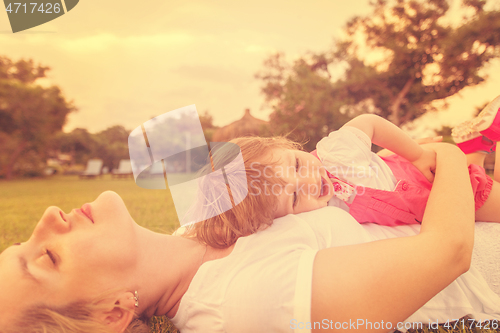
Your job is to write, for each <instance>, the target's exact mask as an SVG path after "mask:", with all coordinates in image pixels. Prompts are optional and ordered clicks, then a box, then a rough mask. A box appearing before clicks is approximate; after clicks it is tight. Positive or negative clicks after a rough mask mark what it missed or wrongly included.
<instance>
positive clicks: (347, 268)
mask: <svg viewBox="0 0 500 333" xmlns="http://www.w3.org/2000/svg"><path fill="white" fill-rule="evenodd" d="M428 149H432V150H435V151H436V152H437V170H436V178H435V181H434V185H433V187H432V191H431V195H430V197H429V200H428V204H427V208H426V211H425V215H424V218H423V221H422V228H421V232H420V234H419V235H417V236H412V237H404V238H395V239H389V240H383V241H377V242H372V243H367V244H361V245H353V246H347V247H337V248H329V249H324V250H320V251H319V252H318V254H317V255H316V258H315V261H314V268H313V285H312V307H311V319H312V321H313V322H322V320H327V321H329V320H332V321H333V323H335V322H340V323H344V322H347V323H349V321H350V322H351V323H352V322H355V323H358V320H360V321H361V320H363V321H364V322H365V323H366V322H367V321H369V322H371V323H379V325H380V323H382V321H384V323H387V322H391V323H392V325H393V329H394V328H395V325H396V323H397V322H400V321H403V320H405V319H406V318H408V317H409V316H410V315H411V314H412V313H413V312H415V311H416V310H418V309H419V308H420V307H421V306H422V305H424V304H425V303H426V302H427V301H428V300H429V299H430V298H432V297H433V296H434V295H436V294H437V293H438V292H439V291H441V290H442V289H443V288H445V287H446V286H447V285H448V284H450V283H451V282H452V281H453V280H454V279H456V278H457V277H458V276H460V275H461V274H463V273H464V272H465V271H467V270H468V268H469V265H470V257H471V254H472V246H473V233H474V205H473V197H472V190H471V185H470V181H469V177H468V172H467V163H466V159H465V156H464V155H463V153H462V152H461V151H460V150H459V149H458V148H456V147H455V146H452V145H449V144H433V145H429V146H428ZM352 328H353V327H352V326H349V327H347V329H352ZM384 328H387V326H384ZM356 329H358V330H359V329H360V330H362V331H371V330H370V329H369V327H368V329H366V327H365V326H363V327H356ZM373 330H375V329H373ZM313 331H314V330H313ZM324 331H325V330H318V331H317V332H324ZM384 331H387V329H386V330H384Z"/></svg>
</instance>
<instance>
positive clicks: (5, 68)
mask: <svg viewBox="0 0 500 333" xmlns="http://www.w3.org/2000/svg"><path fill="white" fill-rule="evenodd" d="M47 70H49V68H48V67H43V66H40V65H35V64H34V63H33V61H32V60H19V61H17V62H13V61H11V60H10V59H8V58H5V57H0V177H5V178H7V179H9V178H12V177H13V176H14V171H15V170H18V171H22V169H23V167H26V168H32V167H33V165H34V164H37V163H41V162H42V161H43V157H44V156H45V155H46V150H47V145H48V143H49V141H50V139H51V138H52V137H53V135H54V134H56V133H57V132H58V131H61V129H62V127H63V125H64V123H65V121H66V116H67V115H68V114H69V113H70V112H72V111H74V110H75V108H74V106H73V105H72V104H71V103H70V102H68V101H66V99H65V98H64V97H63V95H62V92H61V90H60V89H59V88H58V87H57V86H51V87H42V86H40V85H39V84H37V80H39V79H41V78H44V77H45V72H46V71H47ZM23 157H26V159H25V160H24V161H23Z"/></svg>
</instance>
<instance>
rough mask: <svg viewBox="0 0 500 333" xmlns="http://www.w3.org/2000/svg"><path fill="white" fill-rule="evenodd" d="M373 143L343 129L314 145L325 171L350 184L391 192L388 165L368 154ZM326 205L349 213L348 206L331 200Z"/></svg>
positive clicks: (392, 183) (359, 132) (356, 131)
mask: <svg viewBox="0 0 500 333" xmlns="http://www.w3.org/2000/svg"><path fill="white" fill-rule="evenodd" d="M371 147H372V143H371V140H370V138H369V137H368V135H366V133H365V132H363V131H362V130H360V129H358V128H356V127H351V126H344V127H342V128H341V129H339V130H338V131H334V132H331V133H330V134H329V135H328V136H327V137H326V138H323V139H321V141H320V142H318V144H317V145H316V153H317V154H318V157H319V159H320V161H321V163H322V164H323V166H324V167H325V168H326V170H327V171H328V172H329V173H331V174H332V175H334V176H335V177H337V178H339V179H341V180H345V181H347V182H348V183H350V184H353V185H358V186H364V187H369V188H374V189H378V190H385V191H393V190H394V188H395V187H396V178H395V177H394V174H393V173H392V171H391V169H390V168H389V166H387V164H386V163H385V162H384V161H383V160H382V159H381V158H380V156H378V155H377V154H375V153H373V152H372V151H371ZM328 205H329V206H335V207H340V208H342V209H344V210H346V211H349V208H348V207H347V205H346V204H345V203H344V202H343V201H342V200H340V199H338V198H337V197H335V196H334V197H333V198H332V199H331V200H330V201H329V202H328Z"/></svg>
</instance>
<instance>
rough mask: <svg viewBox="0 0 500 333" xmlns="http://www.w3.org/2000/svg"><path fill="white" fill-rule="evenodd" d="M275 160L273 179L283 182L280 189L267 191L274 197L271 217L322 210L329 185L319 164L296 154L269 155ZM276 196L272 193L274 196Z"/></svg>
mask: <svg viewBox="0 0 500 333" xmlns="http://www.w3.org/2000/svg"><path fill="white" fill-rule="evenodd" d="M276 157H278V158H279V162H278V164H277V165H276V166H275V167H274V168H273V172H274V176H276V177H279V178H281V179H282V180H284V181H285V185H284V186H279V189H278V188H277V187H273V188H271V191H272V192H273V193H272V194H274V195H277V196H278V209H277V210H276V212H275V214H274V217H275V218H278V217H282V216H285V215H288V214H299V213H303V212H308V211H312V210H315V209H318V208H322V207H326V206H327V205H328V200H330V199H331V198H332V196H333V185H332V182H331V181H330V179H329V178H328V176H327V173H326V170H325V168H324V167H323V165H322V164H321V162H320V161H319V160H318V159H317V158H316V157H315V156H314V155H312V154H310V153H306V152H304V151H300V150H291V149H286V150H280V151H275V152H273V158H276ZM275 192H276V193H275Z"/></svg>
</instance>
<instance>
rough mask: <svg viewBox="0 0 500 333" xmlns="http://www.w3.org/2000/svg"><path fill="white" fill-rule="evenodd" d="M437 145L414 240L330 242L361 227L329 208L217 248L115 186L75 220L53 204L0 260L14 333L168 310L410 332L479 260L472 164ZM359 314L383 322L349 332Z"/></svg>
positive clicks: (205, 319)
mask: <svg viewBox="0 0 500 333" xmlns="http://www.w3.org/2000/svg"><path fill="white" fill-rule="evenodd" d="M428 147H429V149H433V150H435V151H436V154H437V161H436V162H437V169H436V176H435V182H434V186H433V189H432V192H431V196H430V197H429V202H428V205H427V209H426V213H425V216H424V219H423V222H422V227H421V231H420V233H419V234H418V235H415V236H410V237H404V238H394V239H387V240H382V241H375V242H370V243H363V244H359V245H348V246H340V247H333V248H326V247H328V246H331V245H332V243H335V244H336V245H342V244H341V243H342V242H344V243H345V241H344V240H343V237H342V236H341V235H342V234H345V235H349V234H352V232H357V230H358V229H357V228H360V227H359V225H357V224H349V223H347V224H341V225H339V226H338V228H337V229H336V230H335V231H332V230H330V229H329V227H328V223H326V221H319V219H320V215H318V214H319V213H318V212H319V211H315V212H310V213H306V214H312V215H306V214H304V215H302V217H301V216H292V215H289V216H286V217H284V218H282V219H278V220H276V221H275V222H274V224H273V225H272V226H271V227H269V228H267V229H265V230H262V231H260V232H257V233H256V234H254V235H251V236H248V237H242V238H240V239H238V241H237V242H236V244H233V245H232V246H230V247H228V248H225V249H216V248H212V247H210V246H205V245H203V244H201V243H199V242H198V241H196V240H194V239H188V238H183V237H176V236H168V235H160V234H156V233H153V232H151V231H149V230H146V229H144V228H142V227H139V226H138V225H137V224H135V223H134V222H133V220H132V219H131V217H130V215H129V214H128V212H127V210H126V208H125V206H124V204H123V202H122V201H121V199H120V198H119V197H118V196H117V195H116V194H114V193H112V192H105V193H103V194H102V195H101V196H99V197H98V198H97V200H95V201H94V202H93V203H91V204H86V205H84V206H82V208H80V209H76V210H73V211H72V212H71V213H69V214H65V213H63V212H61V211H60V210H59V209H58V208H55V207H50V208H48V209H47V210H46V212H45V213H44V215H43V216H42V218H41V220H40V222H39V223H38V225H37V227H36V228H35V230H34V232H33V234H32V236H31V237H30V239H29V240H28V241H27V242H25V243H22V244H20V245H16V246H12V247H10V248H8V249H7V250H5V251H4V252H3V253H2V254H1V255H0V285H1V286H2V287H3V288H2V289H3V290H2V296H0V297H1V299H2V301H1V302H0V313H1V314H2V315H1V316H0V331H1V332H22V331H23V329H24V330H26V331H29V332H32V331H36V330H35V329H34V327H36V328H37V329H38V331H43V330H41V329H39V327H40V325H42V324H43V322H47V323H48V322H50V321H54V322H55V323H56V324H55V325H54V326H53V327H54V328H52V327H50V328H48V329H47V331H48V332H52V331H53V332H62V331H63V330H62V329H60V327H61V326H66V327H72V329H67V330H65V332H106V331H107V332H124V331H126V330H127V327H128V326H129V324H130V323H131V322H133V321H134V318H135V317H150V316H152V315H164V314H165V315H167V316H169V317H171V318H173V321H174V323H175V324H176V325H178V326H179V327H180V328H181V331H183V332H211V331H213V332H220V331H226V332H247V331H248V332H256V331H257V332H259V331H266V332H271V331H283V332H284V331H293V330H295V329H299V328H300V329H302V328H304V330H303V331H309V330H310V329H308V327H310V326H311V327H310V328H312V332H319V331H325V330H326V329H325V328H328V329H330V328H331V329H334V328H335V326H336V324H337V323H340V326H339V327H337V328H343V329H362V330H364V331H371V330H376V329H377V328H378V329H383V330H386V331H388V330H391V329H394V328H397V327H396V325H397V323H398V322H401V321H404V320H405V319H407V318H408V317H409V316H410V315H412V314H413V313H414V312H415V311H417V310H418V309H419V308H420V307H422V306H423V305H424V304H425V303H426V302H427V301H429V300H430V299H431V298H432V297H433V296H434V295H436V294H437V293H439V292H440V291H441V290H442V289H443V288H445V287H446V286H448V285H449V284H450V283H451V282H453V281H454V280H455V279H457V278H458V277H459V276H460V275H461V274H463V273H465V272H466V271H467V270H468V269H469V266H470V261H471V253H472V248H473V239H474V238H473V237H474V209H473V198H472V192H471V187H470V183H469V180H468V173H467V163H466V160H465V156H464V155H463V154H462V153H461V152H460V151H459V150H458V148H456V147H454V146H451V145H446V144H434V145H431V146H428ZM451 166H454V168H452V167H451ZM440 170H447V172H446V173H444V172H441V171H440ZM449 170H452V171H449ZM325 209H330V208H325ZM331 209H334V208H331ZM330 213H331V212H329V214H326V215H331V214H330ZM340 214H346V213H340ZM306 216H307V218H309V219H310V220H313V219H316V221H314V222H312V223H307V222H305V221H304V218H306ZM353 226H355V227H353ZM337 231H338V234H336V233H337ZM363 237H364V236H363ZM363 237H361V238H363ZM366 240H368V239H359V240H358V241H359V242H361V241H366ZM350 243H354V242H350ZM388 254H390V255H388ZM200 266H201V268H200ZM136 291H137V293H136ZM494 301H495V300H493V301H492V303H491V304H494ZM491 304H490V305H491ZM395 305H397V306H395ZM483 310H484V309H483ZM497 310H498V308H497V309H492V313H493V314H492V316H494V311H497ZM484 311H485V312H486V313H485V315H486V316H487V315H488V313H487V311H488V309H486V310H484ZM465 314H466V313H464V315H465ZM63 316H67V317H75V318H71V319H62V318H63ZM53 318H55V319H53ZM359 320H363V322H364V323H368V322H370V323H372V326H371V327H370V326H362V327H353V326H351V325H348V326H346V327H344V324H345V323H352V322H356V323H360V324H361V322H359ZM315 323H321V324H320V325H322V326H318V325H316V324H315ZM330 323H331V324H330ZM374 323H375V324H374ZM388 324H390V326H389V325H388ZM30 325H32V326H30ZM37 325H38V326H37ZM324 325H328V326H327V327H326V326H324ZM381 325H382V326H381ZM337 326H338V325H337ZM57 327H59V329H57Z"/></svg>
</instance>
